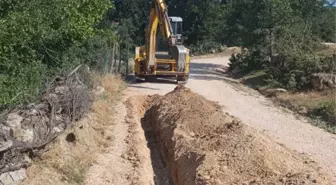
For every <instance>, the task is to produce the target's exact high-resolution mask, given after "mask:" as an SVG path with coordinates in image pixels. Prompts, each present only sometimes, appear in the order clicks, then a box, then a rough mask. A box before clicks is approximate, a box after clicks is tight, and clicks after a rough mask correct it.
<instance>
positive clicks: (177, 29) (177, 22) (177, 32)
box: [169, 17, 183, 45]
mask: <svg viewBox="0 0 336 185" xmlns="http://www.w3.org/2000/svg"><path fill="white" fill-rule="evenodd" d="M169 21H170V24H171V26H172V30H173V34H172V37H175V38H176V43H175V44H176V45H182V44H183V36H182V34H183V29H182V28H183V26H182V25H183V19H182V18H181V17H169Z"/></svg>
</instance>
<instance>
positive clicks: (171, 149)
mask: <svg viewBox="0 0 336 185" xmlns="http://www.w3.org/2000/svg"><path fill="white" fill-rule="evenodd" d="M228 98H230V97H228ZM151 99H152V102H153V103H152V105H151V107H150V108H149V109H148V110H147V112H146V114H145V117H144V119H143V122H147V123H149V124H151V125H152V126H153V128H154V130H155V135H156V137H157V140H158V141H159V143H160V144H159V148H160V151H161V154H162V155H163V158H164V160H165V162H166V165H167V167H168V168H169V169H170V173H171V174H170V175H171V178H172V180H173V182H174V184H175V185H194V184H218V185H219V184H221V185H223V184H246V185H247V184H274V185H278V184H321V185H322V184H332V183H331V182H330V181H329V178H328V177H327V176H325V175H324V174H322V173H320V172H319V170H318V168H317V167H316V164H315V163H314V162H311V161H310V160H308V159H305V158H304V157H303V156H302V155H300V154H297V153H295V152H293V151H290V150H288V149H287V148H284V147H282V146H281V145H279V144H277V143H275V142H273V141H271V140H270V139H268V138H267V137H265V136H263V135H261V134H259V133H257V132H256V131H255V130H253V129H252V128H250V127H248V126H246V125H244V124H243V123H241V122H240V121H239V120H237V119H236V118H234V117H232V116H230V115H229V114H228V113H223V112H222V108H221V107H220V106H219V105H217V104H216V103H214V102H212V101H208V100H206V99H205V98H203V97H202V96H200V95H198V94H195V93H193V92H191V91H190V90H189V89H187V88H184V87H181V86H179V87H177V88H176V89H175V90H174V91H173V92H170V93H168V94H167V95H165V96H159V95H155V96H153V97H151Z"/></svg>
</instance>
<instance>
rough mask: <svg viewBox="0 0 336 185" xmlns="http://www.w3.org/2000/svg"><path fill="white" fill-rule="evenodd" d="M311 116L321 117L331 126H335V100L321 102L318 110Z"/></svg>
mask: <svg viewBox="0 0 336 185" xmlns="http://www.w3.org/2000/svg"><path fill="white" fill-rule="evenodd" d="M312 114H314V115H317V116H321V117H322V118H323V119H324V120H325V121H327V122H328V123H329V124H331V126H336V102H335V99H333V100H331V101H328V102H323V103H321V104H320V106H319V107H318V108H316V109H315V110H313V111H312Z"/></svg>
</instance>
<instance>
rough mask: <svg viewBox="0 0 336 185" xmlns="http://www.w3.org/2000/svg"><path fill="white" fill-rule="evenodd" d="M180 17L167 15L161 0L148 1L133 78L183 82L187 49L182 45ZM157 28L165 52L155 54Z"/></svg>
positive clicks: (187, 54)
mask: <svg viewBox="0 0 336 185" xmlns="http://www.w3.org/2000/svg"><path fill="white" fill-rule="evenodd" d="M182 23H183V20H182V18H181V17H168V10H167V5H166V3H165V2H164V0H155V1H154V2H153V4H152V7H151V10H150V15H149V20H148V24H147V27H146V35H145V38H146V44H145V45H144V46H140V47H136V51H135V59H134V74H135V76H136V78H137V80H140V79H144V80H149V79H153V78H160V77H164V78H165V77H169V78H171V77H173V78H176V82H177V83H179V82H180V83H181V82H182V83H186V82H187V81H188V78H189V64H190V56H189V49H188V48H186V47H185V46H184V45H183V40H184V38H183V36H182ZM158 28H159V30H160V33H161V35H162V36H163V39H164V40H165V43H166V46H168V51H167V52H165V53H162V52H161V54H159V53H157V49H156V45H157V30H158Z"/></svg>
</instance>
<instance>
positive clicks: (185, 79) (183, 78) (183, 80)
mask: <svg viewBox="0 0 336 185" xmlns="http://www.w3.org/2000/svg"><path fill="white" fill-rule="evenodd" d="M188 79H189V76H188V75H185V76H177V80H176V83H177V84H186V83H188Z"/></svg>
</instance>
